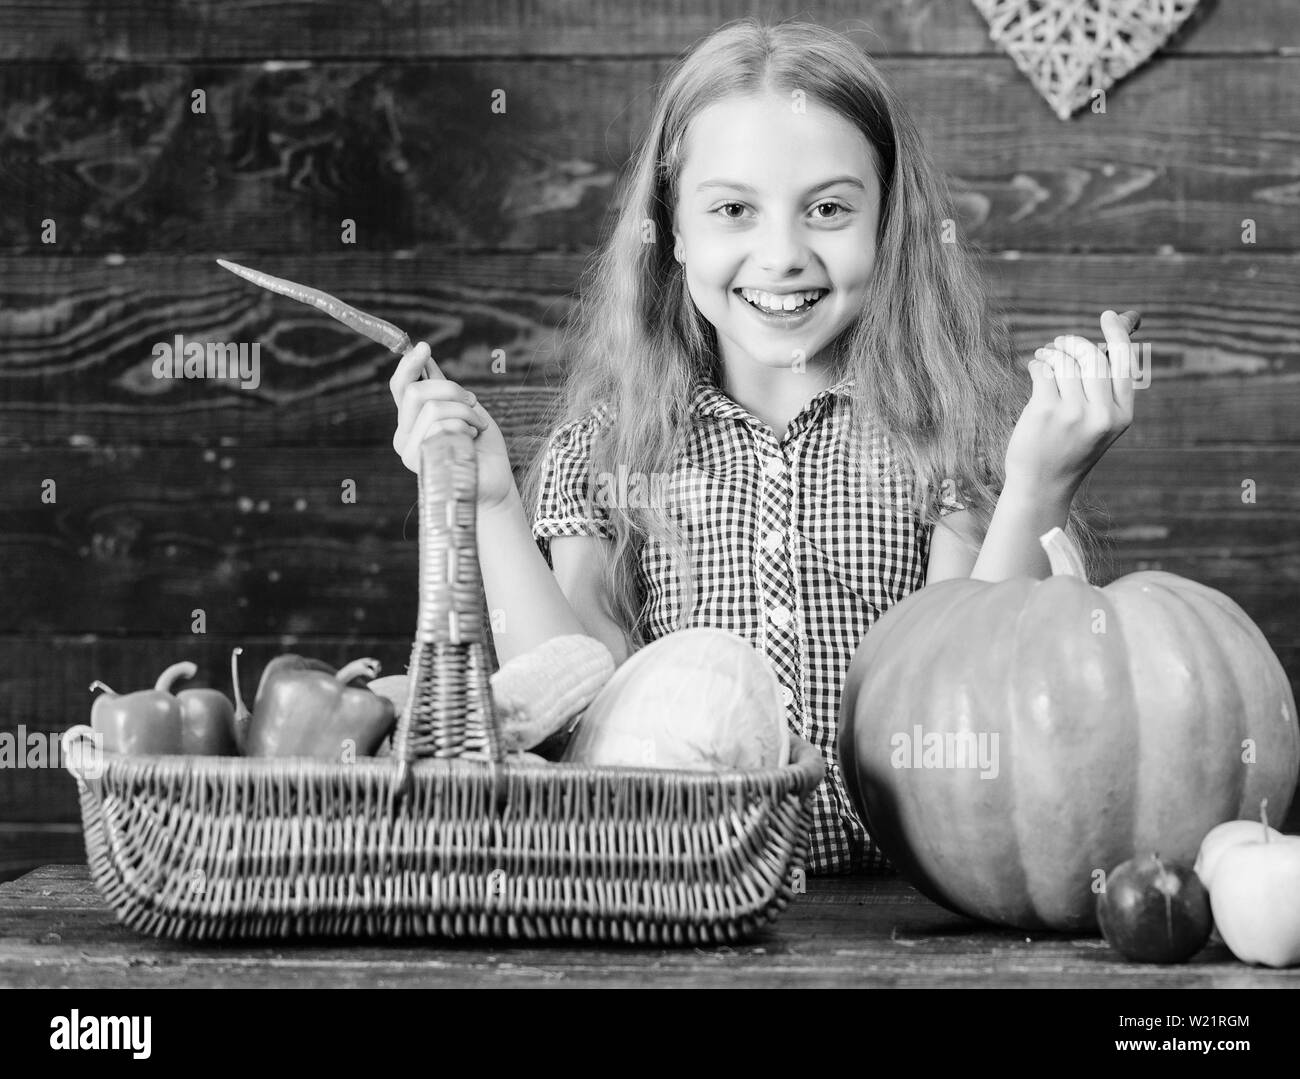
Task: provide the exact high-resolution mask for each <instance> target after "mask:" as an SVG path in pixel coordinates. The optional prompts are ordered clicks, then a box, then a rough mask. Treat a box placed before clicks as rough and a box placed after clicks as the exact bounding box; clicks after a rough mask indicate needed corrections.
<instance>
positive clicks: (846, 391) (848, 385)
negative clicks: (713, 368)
mask: <svg viewBox="0 0 1300 1079" xmlns="http://www.w3.org/2000/svg"><path fill="white" fill-rule="evenodd" d="M853 383H854V379H853V377H852V376H849V377H847V378H842V379H840V381H839V382H837V383H835V385H833V386H828V387H827V388H826V389H824V390H819V391H818V392H817V393H815V394H814V395H813V397H812V400H810V401H809V402H808V405H807V408H811V407H812V406H813V405H815V404H816V403H817V402H818V401H819V400H821V399H822V398H825V397H829V396H830V395H831V394H837V395H838V396H841V397H851V396H852V390H853ZM691 411H692V412H694V413H695V414H696V415H698V416H722V417H725V418H728V419H749V418H750V413H749V410H748V409H746V408H743V407H741V406H740V405H738V404H737V403H736V402H735V401H733V400H732V399H731V398H730V397H728V396H727V395H726V394H725V393H723V392H722V391H721V390H720V389H718V387H717V385H715V384H714V383H713V382H712V381H711V380H710V379H708V378H697V379H696V380H695V386H694V389H693V391H692V394H691ZM805 411H806V409H805Z"/></svg>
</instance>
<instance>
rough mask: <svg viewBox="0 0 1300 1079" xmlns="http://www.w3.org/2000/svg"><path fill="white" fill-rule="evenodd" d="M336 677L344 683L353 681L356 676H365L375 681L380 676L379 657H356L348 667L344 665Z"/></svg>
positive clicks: (368, 679)
mask: <svg viewBox="0 0 1300 1079" xmlns="http://www.w3.org/2000/svg"><path fill="white" fill-rule="evenodd" d="M334 677H335V678H336V679H337V680H338V681H340V682H342V683H344V684H345V685H346V684H347V683H348V682H351V681H352V679H354V678H362V677H364V678H365V679H366V680H367V681H370V682H373V681H374V680H375V679H376V678H378V677H379V660H377V659H354V660H353V661H352V662H351V663H349V664H348V665H347V666H346V667H343V668H341V669H340V670H339V672H338V673H337V674H336V675H334Z"/></svg>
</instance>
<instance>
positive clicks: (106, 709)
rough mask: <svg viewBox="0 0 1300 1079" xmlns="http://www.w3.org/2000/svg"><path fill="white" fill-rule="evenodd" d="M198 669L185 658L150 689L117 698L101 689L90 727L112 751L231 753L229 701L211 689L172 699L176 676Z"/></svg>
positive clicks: (190, 675)
mask: <svg viewBox="0 0 1300 1079" xmlns="http://www.w3.org/2000/svg"><path fill="white" fill-rule="evenodd" d="M197 671H198V668H197V667H196V666H195V665H194V664H193V663H190V662H189V661H188V660H186V661H184V662H182V663H173V664H172V665H171V666H170V667H168V668H167V669H166V670H165V671H163V672H162V674H160V675H159V676H158V681H157V682H156V683H155V684H154V687H153V689H142V690H138V691H137V692H135V693H127V694H125V695H122V694H118V693H117V692H115V691H114V690H113V689H111V688H110V687H109V686H106V685H105V684H104V683H103V682H100V681H95V682H92V683H91V686H90V688H91V691H92V692H93V691H94V690H97V689H101V690H104V694H103V696H101V697H99V698H98V699H96V701H95V703H94V705H93V706H92V707H91V710H90V725H91V727H92V728H93V729H94V730H95V731H96V732H97V733H98V734H100V735H101V736H102V737H103V739H104V749H106V750H108V751H110V752H114V753H190V754H195V755H233V754H234V753H236V752H237V749H236V746H235V737H234V735H235V727H234V722H235V713H234V709H233V707H232V706H231V703H230V700H229V698H227V697H226V695H225V694H224V693H221V692H219V691H218V690H215V689H186V690H182V691H181V692H180V693H177V694H175V695H173V694H172V692H171V687H172V684H173V683H174V682H175V681H176V680H177V679H178V678H193V677H194V675H195V674H196V673H197Z"/></svg>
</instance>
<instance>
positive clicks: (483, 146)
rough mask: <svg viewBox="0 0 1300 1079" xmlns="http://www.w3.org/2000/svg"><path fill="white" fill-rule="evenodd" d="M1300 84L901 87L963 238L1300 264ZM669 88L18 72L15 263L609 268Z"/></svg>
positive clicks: (890, 69) (547, 79)
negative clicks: (625, 203)
mask: <svg viewBox="0 0 1300 1079" xmlns="http://www.w3.org/2000/svg"><path fill="white" fill-rule="evenodd" d="M1297 65H1300V57H1295V58H1274V59H1268V58H1263V59H1255V60H1252V61H1250V62H1249V63H1243V62H1241V61H1240V60H1237V59H1232V58H1219V57H1205V58H1197V59H1192V58H1175V59H1170V60H1168V61H1166V62H1163V63H1160V64H1157V65H1155V66H1153V67H1150V68H1147V69H1144V70H1143V71H1141V72H1140V73H1139V74H1137V75H1135V76H1134V77H1132V78H1131V79H1129V80H1127V81H1126V82H1125V83H1124V84H1123V87H1122V91H1121V89H1116V90H1115V91H1113V92H1112V98H1111V100H1110V101H1109V104H1108V106H1107V112H1106V113H1105V114H1104V115H1094V114H1092V113H1091V112H1086V113H1081V114H1080V115H1079V116H1077V117H1076V118H1075V119H1074V120H1072V121H1071V122H1070V123H1069V124H1064V123H1061V122H1060V121H1058V120H1057V119H1056V117H1055V116H1054V115H1053V114H1052V113H1051V111H1050V109H1048V108H1047V106H1046V105H1045V104H1044V103H1043V102H1042V101H1041V100H1039V99H1038V98H1037V97H1036V95H1035V92H1034V91H1033V89H1032V88H1031V87H1030V86H1029V84H1028V83H1027V81H1026V80H1024V79H1023V77H1022V76H1021V75H1020V73H1019V72H1018V71H1017V70H1016V69H1015V67H1014V65H1012V64H1011V63H1010V61H1006V62H1005V63H1004V62H1002V61H999V60H995V59H953V60H930V59H886V60H884V61H882V68H883V70H884V72H885V74H886V76H887V77H888V78H889V79H890V80H891V81H892V82H893V83H894V85H895V86H896V88H897V89H898V91H899V93H900V94H901V95H902V97H903V99H904V100H905V101H906V102H907V103H908V107H909V110H910V111H911V112H912V113H913V115H914V117H915V118H916V120H917V122H918V124H919V125H920V127H921V129H922V132H923V134H924V136H925V139H926V142H927V145H928V147H929V150H930V153H931V156H932V157H933V159H934V162H935V164H936V165H937V167H938V168H939V169H940V170H942V172H943V173H944V174H945V175H946V176H947V177H948V179H949V184H950V187H951V192H952V198H953V208H952V210H951V213H952V218H953V220H954V221H955V222H956V223H957V224H958V226H959V227H960V229H961V230H962V231H963V232H964V233H965V234H966V235H968V236H969V237H970V238H971V239H972V240H973V241H974V242H976V243H978V244H980V245H981V246H983V247H984V248H986V249H988V250H1004V249H1005V250H1047V251H1052V250H1056V251H1107V250H1111V251H1155V250H1158V249H1163V248H1168V249H1174V250H1179V251H1209V252H1236V253H1243V252H1247V251H1248V252H1254V251H1259V250H1291V249H1293V246H1294V243H1295V236H1294V219H1295V206H1296V201H1297V190H1300V186H1298V185H1300V172H1298V171H1297V165H1296V156H1295V139H1294V137H1293V135H1292V134H1291V132H1293V131H1294V130H1295V128H1296V119H1297V117H1300V79H1297V78H1296V72H1297V70H1300V67H1298V66H1297ZM665 71H666V63H665V62H664V61H662V60H648V59H647V60H626V61H624V60H616V59H592V60H584V61H581V62H576V61H568V60H539V61H537V62H530V63H521V62H519V61H518V60H474V61H433V62H430V61H420V62H418V63H410V64H397V65H391V64H388V65H386V64H380V63H366V62H354V61H347V62H338V61H331V62H327V63H319V64H317V63H304V64H303V65H297V66H293V65H291V66H289V67H287V68H285V67H274V68H272V69H270V70H268V69H267V68H266V67H265V66H263V65H259V64H255V63H245V64H234V65H211V64H208V65H204V64H196V65H192V66H191V65H185V64H161V65H136V64H132V65H126V66H123V65H115V64H99V65H96V64H78V63H73V62H67V61H64V62H59V63H55V64H33V63H24V64H13V65H7V66H3V67H0V100H3V101H5V103H6V108H5V110H4V112H3V114H0V115H2V117H3V120H2V124H3V126H0V250H7V251H11V252H23V253H28V254H37V253H39V254H40V255H41V256H42V257H48V256H50V255H52V254H54V253H56V252H58V253H61V254H66V253H73V254H112V253H140V252H150V253H160V252H165V251H170V252H196V251H215V252H217V253H224V254H227V255H231V256H232V257H238V256H239V255H241V254H242V255H247V256H249V258H250V260H251V259H252V257H253V256H254V255H262V256H266V255H271V254H281V255H283V254H294V255H302V254H306V253H338V252H339V251H340V250H343V245H342V242H341V240H342V236H343V231H342V230H343V228H344V226H343V224H342V223H343V222H344V221H353V222H355V239H356V246H357V247H359V248H361V249H363V250H367V251H391V250H414V251H420V252H431V251H449V250H485V249H491V250H498V249H520V248H523V249H530V250H532V249H579V250H585V249H589V248H591V247H593V246H594V245H595V244H596V243H597V242H598V241H599V239H600V237H601V235H602V228H603V227H604V226H605V224H606V223H607V221H606V218H607V211H608V210H609V208H610V207H611V205H613V200H614V196H615V191H616V182H617V180H618V177H619V172H620V169H621V168H622V167H623V165H624V164H625V163H626V161H627V159H628V156H629V154H630V153H631V151H632V148H633V146H634V145H635V142H636V140H638V139H639V138H640V137H641V136H642V134H643V132H644V130H645V127H646V124H647V122H648V119H649V116H650V110H651V106H652V103H653V97H654V87H655V85H656V83H657V82H658V80H660V79H661V78H662V76H663V75H664V73H665ZM196 89H201V90H203V91H204V92H205V93H206V95H207V101H206V108H207V111H206V112H205V113H203V114H201V115H196V114H195V113H193V111H192V107H193V106H192V95H193V93H194V91H195V90H196ZM498 90H499V91H504V92H505V94H506V97H505V101H506V111H505V112H504V113H500V114H496V113H493V112H492V100H493V93H494V91H498ZM47 220H52V221H54V222H55V225H56V237H57V242H56V243H55V244H46V243H43V241H42V236H43V232H42V230H43V228H44V225H43V222H45V221H47ZM1246 220H1250V221H1253V222H1254V229H1255V236H1254V242H1253V244H1251V245H1249V246H1248V245H1244V244H1243V242H1242V236H1243V224H1242V223H1243V221H1246ZM944 227H945V226H944V223H943V221H936V222H935V228H936V229H943V228H944Z"/></svg>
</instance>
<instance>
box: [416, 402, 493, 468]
mask: <svg viewBox="0 0 1300 1079" xmlns="http://www.w3.org/2000/svg"><path fill="white" fill-rule="evenodd" d="M426 421H427V422H426ZM439 433H450V434H458V435H468V436H469V437H470V438H474V437H475V436H476V435H477V434H478V428H476V427H475V426H474V425H473V424H471V423H469V422H468V421H467V420H463V419H460V418H459V417H446V416H438V415H437V414H436V413H434V412H430V413H429V414H428V415H427V416H426V415H423V414H422V415H421V416H420V418H419V419H418V420H416V422H415V428H414V429H413V430H412V431H411V434H410V436H409V437H408V439H407V441H406V445H405V446H403V447H402V464H404V465H406V467H407V468H409V469H410V470H411V471H412V472H414V473H416V474H417V475H418V474H419V471H420V445H421V444H422V443H423V442H424V440H425V439H426V438H428V437H429V436H430V435H434V434H439Z"/></svg>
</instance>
